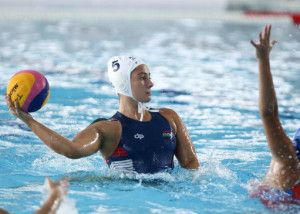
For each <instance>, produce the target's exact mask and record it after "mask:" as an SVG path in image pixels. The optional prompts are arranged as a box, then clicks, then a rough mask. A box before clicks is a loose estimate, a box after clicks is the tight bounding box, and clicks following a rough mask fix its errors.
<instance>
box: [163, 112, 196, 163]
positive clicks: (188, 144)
mask: <svg viewBox="0 0 300 214" xmlns="http://www.w3.org/2000/svg"><path fill="white" fill-rule="evenodd" d="M160 112H161V113H162V115H163V116H165V117H166V118H167V119H168V120H169V122H170V123H171V126H172V127H173V129H174V131H175V135H176V152H175V156H176V158H177V160H178V161H179V164H180V165H181V166H182V167H183V168H186V169H198V168H199V166H200V164H199V161H198V158H197V155H196V152H195V148H194V145H193V143H192V140H191V138H190V136H189V133H188V130H187V128H186V126H185V124H184V123H183V121H182V119H181V118H180V117H179V115H178V114H177V113H176V112H175V111H173V110H171V109H167V108H164V109H161V110H160Z"/></svg>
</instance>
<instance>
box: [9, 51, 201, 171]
mask: <svg viewBox="0 0 300 214" xmlns="http://www.w3.org/2000/svg"><path fill="white" fill-rule="evenodd" d="M108 76H109V79H110V81H111V82H112V84H113V86H114V88H115V91H116V92H117V94H118V96H119V104H120V105H119V109H118V111H117V112H116V114H115V115H114V116H113V117H112V118H110V119H108V120H101V119H99V120H96V121H95V122H93V123H92V124H91V125H90V126H88V127H87V128H86V129H84V130H83V131H81V132H80V133H78V134H77V135H76V136H75V138H74V139H73V140H68V139H66V138H65V137H63V136H61V135H59V134H58V133H56V132H55V131H53V130H51V129H49V128H48V127H46V126H44V125H43V124H41V123H40V122H38V121H37V120H35V119H34V118H32V117H31V115H30V114H28V113H26V112H24V111H22V110H21V109H20V107H19V105H18V103H17V102H14V103H13V102H12V101H11V100H10V97H9V96H6V100H7V104H8V106H9V108H10V110H11V112H12V113H13V114H14V115H15V116H16V117H18V118H19V119H21V120H22V121H23V122H24V123H25V124H27V125H28V127H29V128H31V130H32V131H33V132H34V133H35V134H36V135H37V136H38V137H39V138H40V139H41V140H42V141H43V142H44V143H45V144H46V145H47V146H48V147H50V148H51V149H52V150H54V151H55V152H57V153H59V154H61V155H64V156H66V157H68V158H82V157H85V156H89V155H92V154H94V153H96V152H97V151H100V152H101V154H102V156H103V158H104V159H105V160H106V162H107V163H108V165H109V166H110V168H112V169H116V170H122V171H135V172H138V173H156V172H161V171H165V170H169V169H172V168H173V167H174V162H173V159H174V155H175V156H176V158H177V159H178V162H179V164H180V165H181V166H182V167H184V168H187V169H197V168H198V167H199V162H198V159H197V156H196V153H195V150H194V146H193V144H192V142H191V139H190V137H189V134H188V131H187V129H186V127H185V125H184V123H183V122H182V120H181V119H180V117H179V116H178V115H177V113H176V112H175V111H173V110H171V109H167V108H161V109H158V110H155V111H151V110H149V109H148V108H146V107H145V105H144V103H147V102H149V101H150V100H151V88H152V86H153V83H152V81H151V78H150V71H149V69H148V67H147V66H146V64H145V63H144V62H143V61H141V60H140V59H138V58H133V57H127V56H119V57H112V58H111V59H110V60H109V61H108Z"/></svg>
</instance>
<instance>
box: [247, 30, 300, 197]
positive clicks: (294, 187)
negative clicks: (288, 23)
mask: <svg viewBox="0 0 300 214" xmlns="http://www.w3.org/2000/svg"><path fill="white" fill-rule="evenodd" d="M270 34H271V25H267V26H265V27H264V29H263V31H262V32H261V33H260V34H259V42H258V43H255V42H254V41H251V43H252V45H253V46H254V47H255V48H256V55H257V59H258V64H259V110H260V114H261V118H262V121H263V126H264V129H265V134H266V137H267V142H268V145H269V148H270V150H271V153H272V160H271V164H270V168H269V171H268V172H267V175H266V178H265V182H264V185H267V186H269V187H271V188H276V189H280V190H283V191H285V192H286V193H289V194H290V195H291V196H292V198H294V199H300V169H299V158H300V153H299V149H300V130H298V131H297V132H296V134H295V137H294V139H293V140H291V139H290V138H289V137H288V136H287V134H286V133H285V131H284V129H283V127H282V125H281V123H280V119H279V114H278V104H277V99H276V93H275V90H274V85H273V80H272V74H271V68H270V61H269V55H270V51H271V49H272V46H273V45H274V44H275V41H272V42H270Z"/></svg>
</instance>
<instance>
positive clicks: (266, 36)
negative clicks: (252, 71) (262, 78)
mask: <svg viewBox="0 0 300 214" xmlns="http://www.w3.org/2000/svg"><path fill="white" fill-rule="evenodd" d="M271 29H272V25H266V26H265V27H264V29H263V30H262V32H260V33H259V42H257V43H256V42H254V41H253V40H251V41H250V42H251V44H252V45H253V46H254V47H255V48H256V57H257V58H258V59H269V55H270V52H271V50H272V48H273V46H274V45H275V44H276V42H277V41H275V40H272V41H271V42H270V36H271Z"/></svg>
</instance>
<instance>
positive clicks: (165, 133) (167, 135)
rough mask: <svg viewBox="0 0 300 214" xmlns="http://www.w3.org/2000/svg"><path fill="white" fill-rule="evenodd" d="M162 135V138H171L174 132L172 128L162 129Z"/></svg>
mask: <svg viewBox="0 0 300 214" xmlns="http://www.w3.org/2000/svg"><path fill="white" fill-rule="evenodd" d="M162 136H163V138H164V139H172V138H173V137H174V134H173V132H172V130H170V131H164V132H163V133H162Z"/></svg>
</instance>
